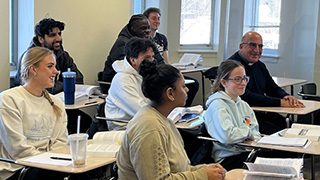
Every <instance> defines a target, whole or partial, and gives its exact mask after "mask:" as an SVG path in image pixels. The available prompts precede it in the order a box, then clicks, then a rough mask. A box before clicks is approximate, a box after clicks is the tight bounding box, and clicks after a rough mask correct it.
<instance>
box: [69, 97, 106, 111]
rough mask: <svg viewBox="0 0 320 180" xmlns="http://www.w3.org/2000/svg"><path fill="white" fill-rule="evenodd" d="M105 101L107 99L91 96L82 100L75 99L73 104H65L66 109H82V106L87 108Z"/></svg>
mask: <svg viewBox="0 0 320 180" xmlns="http://www.w3.org/2000/svg"><path fill="white" fill-rule="evenodd" d="M104 102H105V99H102V98H99V97H96V98H90V99H86V100H82V101H77V100H76V101H75V103H74V104H73V105H65V108H66V109H80V108H86V107H90V106H96V105H98V104H102V103H104Z"/></svg>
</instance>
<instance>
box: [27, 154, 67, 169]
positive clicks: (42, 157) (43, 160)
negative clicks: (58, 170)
mask: <svg viewBox="0 0 320 180" xmlns="http://www.w3.org/2000/svg"><path fill="white" fill-rule="evenodd" d="M50 157H61V158H68V159H71V155H70V154H60V153H50V152H45V153H42V154H39V155H35V156H32V157H30V158H27V159H25V160H23V161H25V162H32V163H39V164H49V165H59V166H68V165H70V164H71V163H72V161H68V160H57V159H51V158H50Z"/></svg>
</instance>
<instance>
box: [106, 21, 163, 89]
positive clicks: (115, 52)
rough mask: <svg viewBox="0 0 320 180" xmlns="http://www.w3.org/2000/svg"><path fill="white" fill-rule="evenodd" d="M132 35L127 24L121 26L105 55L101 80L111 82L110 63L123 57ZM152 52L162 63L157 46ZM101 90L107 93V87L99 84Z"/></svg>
mask: <svg viewBox="0 0 320 180" xmlns="http://www.w3.org/2000/svg"><path fill="white" fill-rule="evenodd" d="M132 37H134V35H132V34H131V32H130V31H129V28H128V24H127V25H126V26H125V27H124V28H122V30H121V31H120V33H119V35H118V38H117V40H116V42H115V43H114V44H113V46H112V48H111V50H110V53H109V56H108V57H107V60H106V61H105V64H104V69H103V74H102V81H106V82H111V81H112V79H113V77H114V75H115V74H116V72H115V71H114V69H113V68H112V64H113V63H114V62H115V61H116V60H123V59H124V57H125V45H126V44H127V42H128V41H129V40H130V39H131V38H132ZM153 52H154V58H155V59H156V60H157V61H158V63H164V59H163V57H162V56H161V54H160V52H159V50H158V49H157V48H154V49H153ZM101 88H102V92H103V93H107V90H108V89H109V87H106V86H101Z"/></svg>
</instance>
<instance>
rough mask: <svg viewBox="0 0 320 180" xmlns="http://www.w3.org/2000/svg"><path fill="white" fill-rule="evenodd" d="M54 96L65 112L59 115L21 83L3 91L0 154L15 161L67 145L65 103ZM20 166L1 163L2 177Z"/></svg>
mask: <svg viewBox="0 0 320 180" xmlns="http://www.w3.org/2000/svg"><path fill="white" fill-rule="evenodd" d="M50 96H51V95H50ZM51 98H52V100H53V101H54V103H55V104H56V105H57V106H59V107H60V108H61V110H62V112H63V113H62V115H61V116H60V117H58V116H57V115H56V114H55V113H54V111H53V107H52V106H51V105H50V103H49V101H48V100H47V99H46V98H45V97H44V96H42V97H36V96H33V95H32V94H30V93H29V92H28V91H27V90H25V88H24V87H22V86H19V87H16V88H12V89H9V90H6V91H3V92H1V93H0V157H3V158H8V159H14V160H16V159H20V158H23V157H27V156H31V155H35V154H39V153H41V152H46V151H50V150H53V149H57V148H60V147H63V146H66V145H67V142H68V139H67V136H68V134H67V115H66V113H65V107H64V104H63V102H62V101H61V100H60V99H58V98H56V97H54V96H51ZM57 123H58V124H57ZM55 126H57V127H55ZM20 168H22V167H21V166H17V165H13V164H10V163H4V162H0V179H6V178H8V177H10V176H11V175H13V173H14V172H15V171H16V170H18V169H20Z"/></svg>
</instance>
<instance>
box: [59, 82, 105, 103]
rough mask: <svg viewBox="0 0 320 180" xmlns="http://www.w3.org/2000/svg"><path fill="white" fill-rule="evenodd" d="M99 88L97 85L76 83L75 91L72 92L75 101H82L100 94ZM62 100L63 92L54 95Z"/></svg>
mask: <svg viewBox="0 0 320 180" xmlns="http://www.w3.org/2000/svg"><path fill="white" fill-rule="evenodd" d="M101 94H102V93H101V88H100V87H99V86H93V85H84V84H76V91H75V94H74V98H75V101H82V100H86V99H89V98H92V97H98V96H99V95H101ZM55 96H56V97H58V98H60V99H61V100H62V101H63V102H64V92H63V91H62V92H60V93H58V94H56V95H55Z"/></svg>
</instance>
